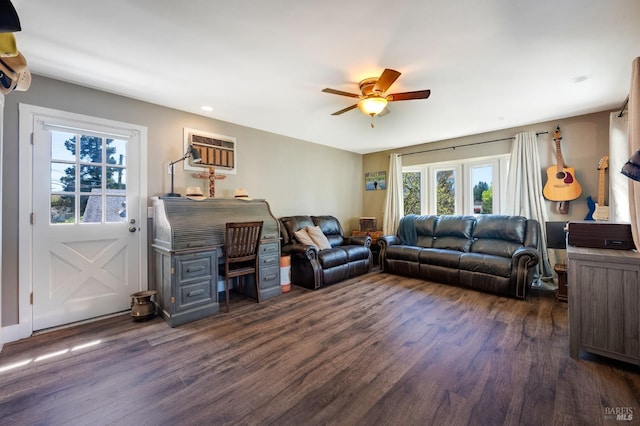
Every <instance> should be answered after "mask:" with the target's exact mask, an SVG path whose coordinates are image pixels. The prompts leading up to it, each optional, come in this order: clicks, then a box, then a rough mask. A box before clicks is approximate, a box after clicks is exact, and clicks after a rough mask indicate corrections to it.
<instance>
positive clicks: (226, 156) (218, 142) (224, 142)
mask: <svg viewBox="0 0 640 426" xmlns="http://www.w3.org/2000/svg"><path fill="white" fill-rule="evenodd" d="M189 145H193V147H194V148H195V149H196V150H198V153H199V154H200V159H201V161H200V163H198V164H197V165H194V164H192V162H191V161H192V159H191V158H189V161H185V162H184V163H183V164H184V169H185V170H195V171H200V170H202V168H203V167H213V168H214V169H215V170H216V173H226V174H236V167H237V164H238V156H237V150H236V138H234V137H231V136H224V135H218V134H216V133H208V132H203V131H202V130H196V129H188V128H186V127H185V128H184V150H185V151H184V152H187V150H188V149H189Z"/></svg>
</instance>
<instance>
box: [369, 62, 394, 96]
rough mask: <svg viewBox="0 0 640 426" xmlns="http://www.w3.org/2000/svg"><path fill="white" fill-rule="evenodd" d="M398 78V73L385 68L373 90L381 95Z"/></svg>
mask: <svg viewBox="0 0 640 426" xmlns="http://www.w3.org/2000/svg"><path fill="white" fill-rule="evenodd" d="M398 77H400V73H399V72H398V71H396V70H392V69H389V68H385V69H384V71H382V74H381V75H380V78H379V79H378V81H377V82H376V85H375V86H374V87H373V90H374V91H376V92H381V93H384V92H386V91H387V90H388V89H389V87H391V85H392V84H393V82H394V81H396V80H397V79H398Z"/></svg>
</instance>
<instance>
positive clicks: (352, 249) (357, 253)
mask: <svg viewBox="0 0 640 426" xmlns="http://www.w3.org/2000/svg"><path fill="white" fill-rule="evenodd" d="M338 248H339V249H341V250H344V251H345V252H346V253H347V260H348V261H349V262H353V261H356V260H367V259H369V255H370V253H371V250H369V248H368V247H365V246H340V247H338Z"/></svg>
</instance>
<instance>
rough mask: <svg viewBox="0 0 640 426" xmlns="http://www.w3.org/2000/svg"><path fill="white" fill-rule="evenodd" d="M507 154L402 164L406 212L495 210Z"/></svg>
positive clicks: (501, 195)
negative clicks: (430, 162)
mask: <svg viewBox="0 0 640 426" xmlns="http://www.w3.org/2000/svg"><path fill="white" fill-rule="evenodd" d="M508 166H509V155H508V154H506V155H500V156H492V157H484V158H472V159H466V160H460V161H455V162H446V163H433V164H422V165H416V166H407V167H403V168H402V175H403V187H404V205H405V211H404V213H405V215H406V214H410V213H413V214H437V215H441V214H460V215H478V214H492V213H493V214H499V213H501V212H502V211H503V209H504V205H503V204H504V199H505V190H506V179H507V172H508Z"/></svg>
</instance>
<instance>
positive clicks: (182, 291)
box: [176, 279, 217, 312]
mask: <svg viewBox="0 0 640 426" xmlns="http://www.w3.org/2000/svg"><path fill="white" fill-rule="evenodd" d="M178 298H179V299H178V300H177V304H176V312H179V311H181V310H185V309H190V308H193V307H195V306H199V305H206V304H209V303H212V302H216V299H217V292H214V291H213V282H212V281H211V279H207V280H198V281H192V282H190V283H188V284H185V283H183V284H182V285H180V287H179V288H178Z"/></svg>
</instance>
